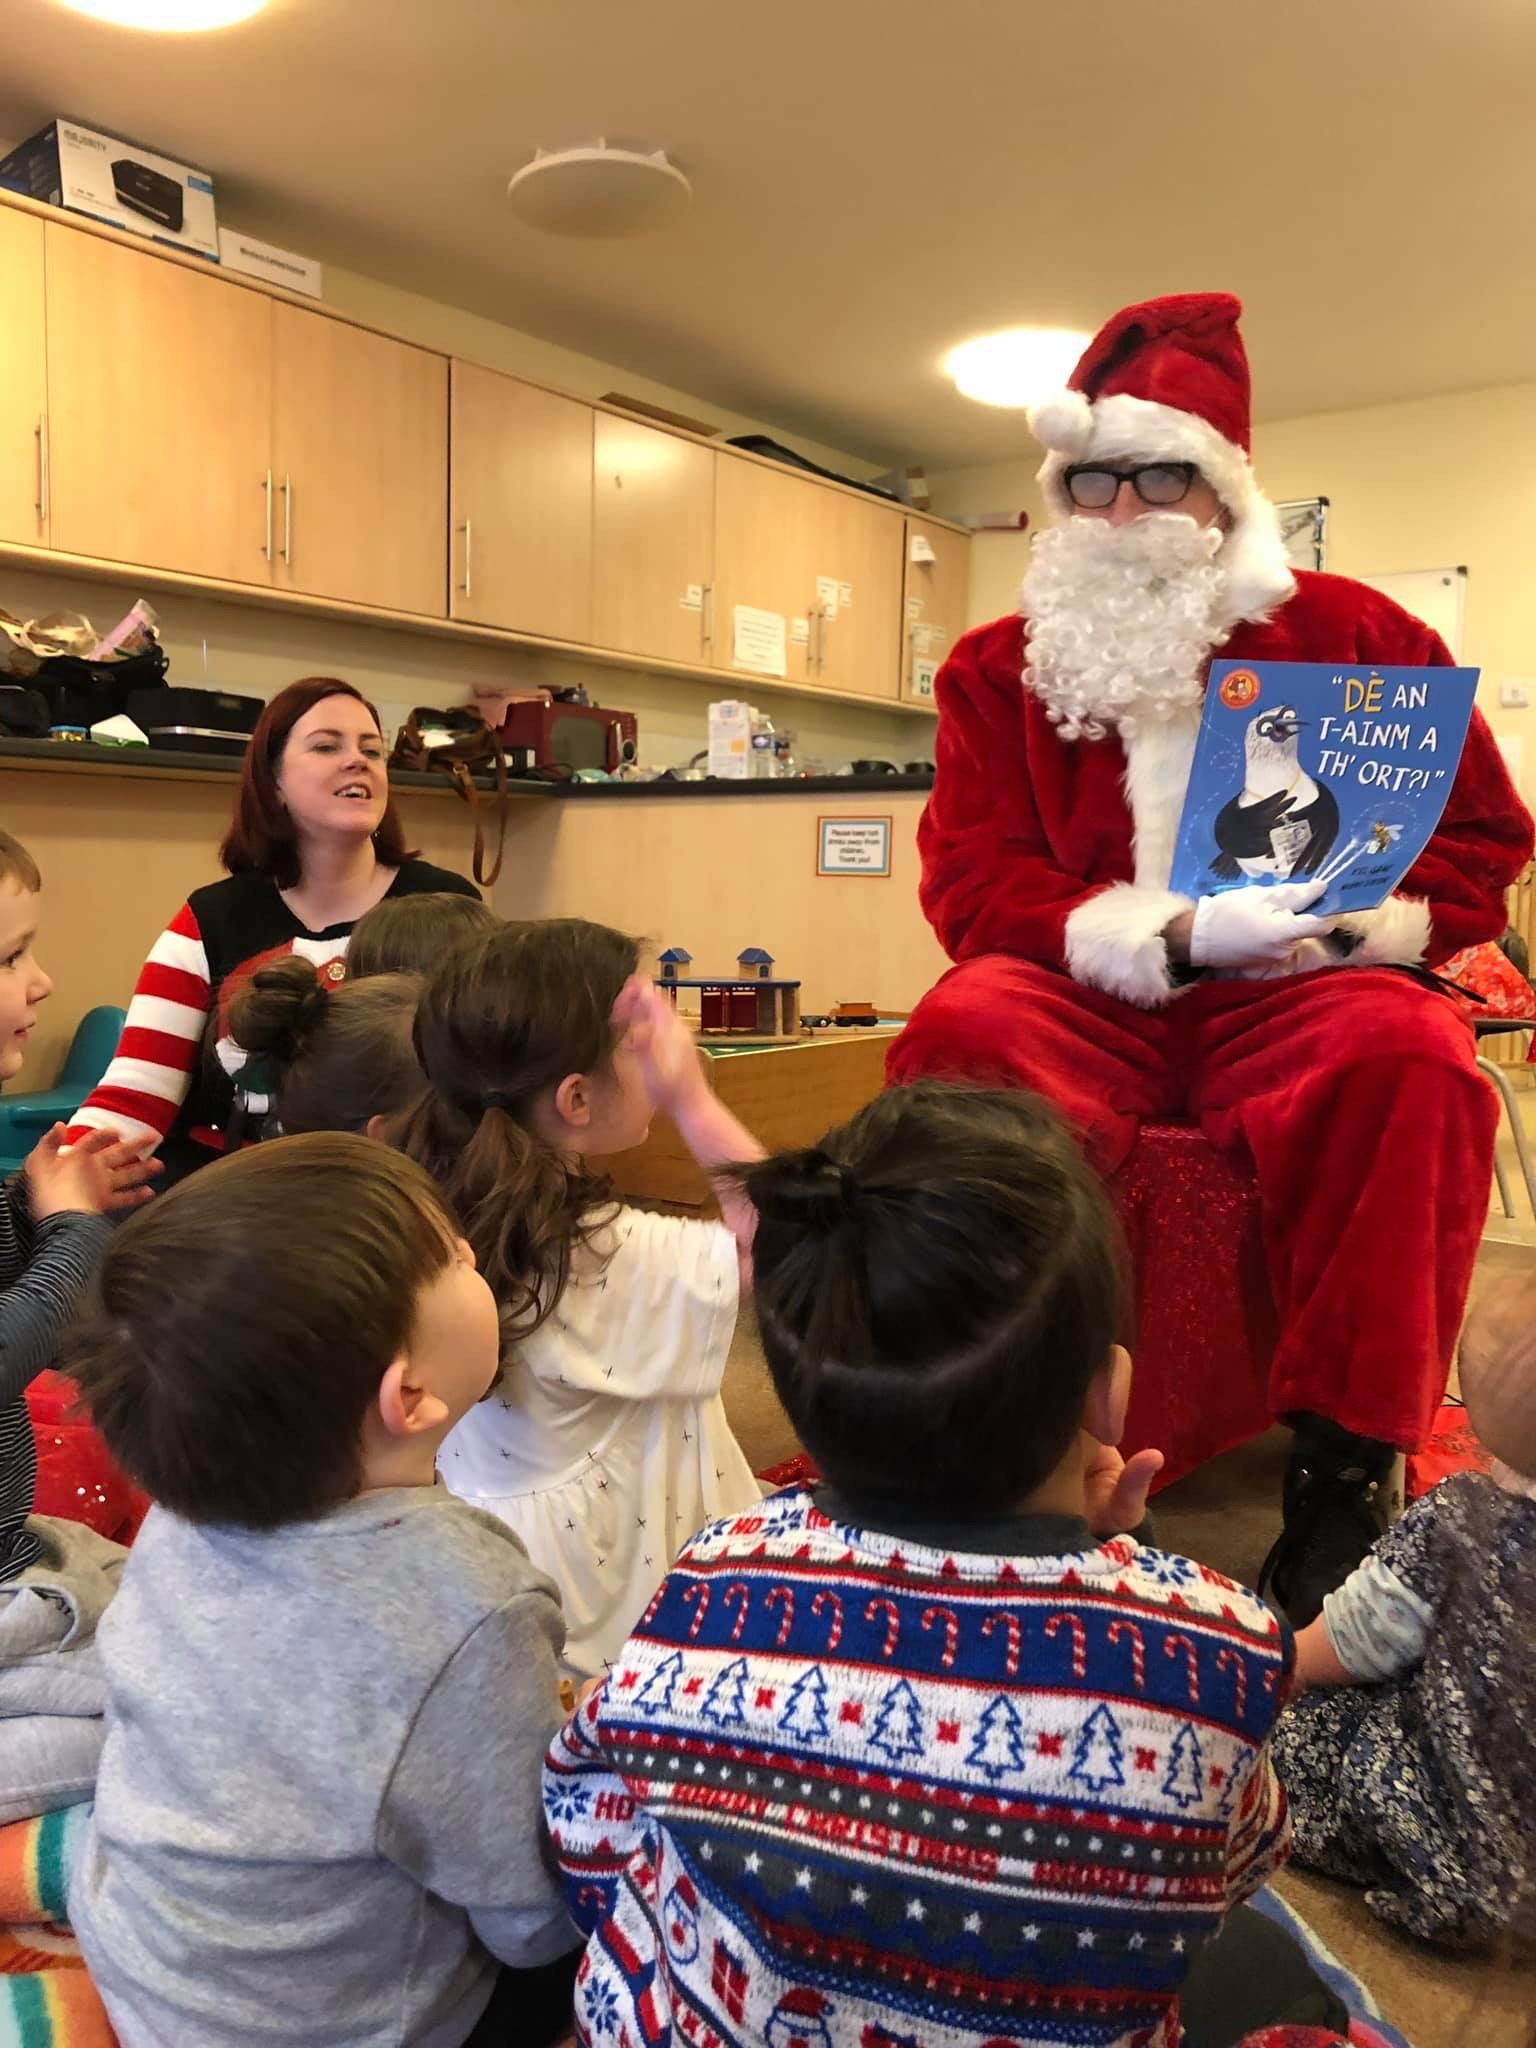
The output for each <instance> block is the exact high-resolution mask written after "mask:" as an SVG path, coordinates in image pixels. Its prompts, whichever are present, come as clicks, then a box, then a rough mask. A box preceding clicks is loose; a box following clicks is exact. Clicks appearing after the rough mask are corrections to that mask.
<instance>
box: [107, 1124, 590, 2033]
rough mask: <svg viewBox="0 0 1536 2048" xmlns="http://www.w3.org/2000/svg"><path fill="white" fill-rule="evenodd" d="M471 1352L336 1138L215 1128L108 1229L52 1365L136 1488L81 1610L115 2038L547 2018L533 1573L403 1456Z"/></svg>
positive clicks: (433, 1243)
mask: <svg viewBox="0 0 1536 2048" xmlns="http://www.w3.org/2000/svg"><path fill="white" fill-rule="evenodd" d="M497 1358H498V1325H497V1314H496V1307H495V1303H494V1302H493V1300H492V1298H491V1294H490V1291H489V1289H488V1288H487V1287H486V1285H485V1283H484V1282H483V1281H482V1280H481V1279H480V1277H479V1275H478V1274H477V1273H476V1272H475V1269H474V1263H473V1259H472V1258H471V1256H470V1255H469V1251H468V1247H467V1246H466V1245H463V1244H462V1243H460V1242H459V1241H458V1240H457V1237H456V1234H455V1231H454V1227H453V1225H452V1224H451V1223H450V1221H449V1220H448V1217H447V1215H446V1213H445V1211H444V1210H443V1208H442V1206H441V1204H440V1202H439V1200H438V1198H437V1195H436V1193H435V1192H434V1190H433V1188H432V1186H431V1183H430V1182H429V1180H428V1179H427V1176H426V1175H425V1174H424V1173H423V1172H422V1171H421V1169H420V1168H419V1167H417V1166H415V1165H413V1164H412V1163H411V1162H409V1161H408V1160H406V1159H403V1158H401V1157H400V1156H399V1155H397V1154H395V1153H393V1152H390V1151H388V1150H386V1149H385V1148H384V1147H383V1146H381V1145H378V1144H376V1143H374V1142H373V1141H372V1140H370V1139H367V1138H362V1137H356V1136H353V1135H351V1134H328V1135H314V1136H304V1137H294V1138H282V1139H278V1140H276V1141H275V1142H273V1143H271V1144H266V1145H261V1146H257V1147H254V1148H252V1149H250V1150H247V1151H243V1152H240V1153H237V1154H235V1155H233V1156H232V1157H230V1158H228V1159H225V1160H222V1161H220V1162H219V1163H218V1164H217V1165H214V1166H211V1167H209V1168H208V1169H207V1170H206V1171H204V1172H202V1173H199V1174H196V1175H194V1176H193V1177H192V1178H190V1179H188V1180H186V1181H184V1182H182V1183H181V1185H180V1186H178V1187H176V1188H174V1189H173V1190H172V1191H171V1192H170V1193H169V1194H168V1195H166V1196H164V1197H163V1198H162V1199H160V1200H159V1201H157V1202H156V1203H154V1205H153V1206H152V1207H151V1208H150V1209H148V1210H147V1211H146V1212H145V1213H144V1214H142V1215H140V1216H137V1217H135V1218H134V1219H133V1220H132V1221H131V1222H130V1223H129V1224H127V1225H126V1227H125V1228H123V1229H122V1230H121V1231H119V1232H118V1233H117V1235H116V1237H115V1239H114V1241H113V1243H112V1245H111V1246H110V1247H109V1248H108V1251H107V1254H106V1257H105V1259H104V1260H103V1263H102V1266H101V1269H100V1272H99V1274H98V1278H97V1282H96V1287H95V1294H94V1301H93V1305H92V1313H91V1315H90V1317H89V1319H88V1321H87V1323H86V1324H85V1326H84V1328H83V1330H82V1333H81V1336H80V1339H79V1341H78V1343H77V1345H76V1346H75V1347H74V1349H73V1350H72V1353H71V1358H70V1364H71V1368H72V1369H73V1370H74V1372H75V1374H76V1376H77V1378H78V1379H79V1382H80V1385H81V1388H82V1391H83V1392H84V1394H85V1397H86V1400H87V1402H88V1404H89V1406H90V1409H91V1412H92V1414H93V1417H94V1419H95V1421H96V1424H97V1427H98V1428H99V1429H100V1430H101V1433H102V1435H103V1436H104V1438H105V1439H106V1442H107V1445H108V1447H109V1449H110V1450H111V1451H112V1452H113V1453H114V1455H115V1456H116V1457H117V1458H118V1459H119V1461H120V1462H121V1463H122V1464H123V1466H124V1467H125V1468H126V1470H127V1471H128V1472H129V1473H130V1474H131V1475H132V1476H133V1477H134V1478H135V1479H136V1480H137V1481H138V1482H139V1484H140V1485H141V1486H143V1487H144V1488H145V1489H146V1490H147V1491H148V1492H149V1493H150V1494H151V1495H152V1496H153V1497H154V1499H155V1500H156V1503H157V1505H156V1506H155V1508H154V1509H153V1510H152V1511H151V1513H150V1516H149V1518H148V1520H147V1521H146V1523H145V1525H144V1528H143V1531H142V1533H141V1534H140V1536H139V1538H138V1541H137V1543H136V1544H135V1546H134V1549H133V1551H132V1553H131V1555H130V1558H129V1562H128V1567H127V1571H126V1573H125V1575H124V1583H123V1586H122V1590H121V1592H120V1593H119V1595H118V1597H117V1599H116V1600H115V1601H114V1603H113V1605H112V1607H111V1609H110V1610H109V1611H108V1614H107V1616H106V1619H105V1620H104V1622H103V1624H102V1628H101V1631H100V1643H101V1650H102V1656H103V1660H104V1663H105V1667H106V1674H107V1690H108V1709H107V1741H106V1747H105V1750H104V1752H103V1756H102V1763H101V1771H100V1777H99V1780H98V1787H97V1799H96V1809H95V1815H94V1819H93V1822H92V1827H91V1832H90V1835H89V1837H88V1840H87V1843H86V1847H85V1850H84V1852H83V1855H82V1859H81V1864H80V1866H79V1868H78V1869H77V1871H76V1873H75V1877H74V1882H73V1886H72V1892H71V1901H70V1904H71V1918H72V1921H73V1924H74V1926H75V1929H76V1931H77V1933H78V1935H79V1937H80V1942H81V1946H82V1948H83V1949H84V1951H85V1956H86V1960H87V1962H88V1964H89V1966H90V1968H91V1971H92V1973H93V1975H94V1977H95V1980H96V1983H97V1985H98V1987H99V1989H100V1991H101V1994H102V1996H103V1998H104V1999H105V2001H106V2006H107V2010H108V2013H109V2015H110V2017H111V2019H112V2023H113V2025H114V2027H115V2028H116V2030H117V2033H118V2036H119V2038H120V2040H121V2041H122V2043H123V2048H150V2044H156V2048H158V2044H162V2043H165V2042H171V2041H176V2042H183V2041H185V2042H189V2043H190V2042H196V2043H197V2048H236V2044H240V2048H245V2044H248V2043H250V2042H253V2041H258V2040H259V2041H263V2042H266V2043H283V2042H287V2043H292V2044H295V2048H298V2044H303V2048H332V2044H334V2048H341V2044H342V2043H346V2044H348V2048H384V2044H386V2043H387V2044H389V2048H463V2044H465V2043H467V2042H470V2041H473V2042H475V2043H476V2044H477V2048H478V2044H479V2043H480V2042H481V2041H490V2040H493V2039H495V2040H498V2041H503V2042H504V2041H506V2040H509V2039H513V2038H516V2039H518V2040H520V2041H527V2042H529V2043H537V2042H540V2041H543V2040H548V2039H551V2038H555V2037H556V2036H558V2035H559V2034H561V2033H563V2032H565V2031H567V2030H568V2026H569V2014H570V1999H569V1986H570V1978H571V1973H572V1971H573V1969H574V1962H575V1957H574V1954H571V1952H572V1951H573V1950H574V1949H575V1947H576V1942H577V1937H576V1935H575V1931H574V1929H573V1928H572V1926H571V1923H570V1921H569V1920H568V1919H567V1917H566V1913H565V1910H564V1907H563V1905H562V1904H561V1900H560V1895H559V1892H558V1890H557V1887H556V1883H555V1880H554V1877H553V1875H552V1873H551V1868H550V1865H549V1862H548V1860H547V1854H546V1847H545V1842H544V1838H543V1833H542V1827H541V1821H540V1805H539V1772H540V1762H541V1759H542V1755H543V1751H544V1749H545V1747H546V1745H547V1743H548V1741H549V1738H550V1736H551V1735H552V1734H553V1732H554V1730H555V1728H556V1726H557V1725H558V1724H559V1722H560V1720H561V1718H562V1715H561V1705H560V1698H559V1685H558V1678H557V1672H556V1660H557V1658H558V1656H559V1653H560V1649H561V1646H562V1639H563V1634H564V1630H563V1627H562V1623H561V1618H560V1608H559V1602H558V1599H557V1596H556V1593H555V1589H554V1587H553V1586H552V1584H551V1583H550V1581H549V1580H548V1579H547V1578H545V1577H544V1576H543V1574H542V1573H540V1572H538V1571H536V1570H535V1569H534V1568H533V1566H532V1565H531V1564H530V1563H529V1562H528V1558H527V1556H526V1554H525V1553H524V1551H523V1549H522V1547H521V1545H520V1544H519V1543H518V1541H517V1539H516V1537H515V1536H513V1535H512V1533H511V1532H510V1531H509V1530H508V1529H506V1528H505V1527H503V1525H502V1524H501V1523H499V1522H497V1521H495V1520H493V1518H492V1517H490V1516H489V1515H484V1514H481V1513H480V1512H479V1511H478V1510H477V1509H474V1508H471V1507H468V1506H466V1505H465V1504H464V1503H463V1502H461V1501H458V1500H455V1499H454V1498H453V1496H452V1495H451V1494H449V1493H448V1492H447V1491H446V1490H445V1489H444V1488H442V1487H441V1486H438V1485H436V1484H435V1483H434V1479H435V1472H434V1467H435V1461H436V1453H437V1448H438V1446H439V1444H440V1443H441V1442H442V1439H443V1437H444V1436H445V1435H446V1434H447V1432H448V1430H449V1429H450V1428H451V1427H452V1426H453V1424H454V1423H455V1422H457V1421H458V1419H459V1418H460V1416H462V1415H463V1414H464V1413H465V1411H466V1410H467V1409H468V1408H470V1407H472V1406H473V1405H474V1403H475V1402H476V1401H478V1400H479V1399H480V1398H481V1396H482V1395H483V1394H484V1393H485V1391H486V1389H487V1388H488V1387H489V1386H490V1384H491V1381H492V1379H493V1378H494V1376H495V1373H496V1368H497ZM567 1954H571V1962H570V1966H569V1967H568V1968H567V1969H566V1972H565V1976H564V1987H563V1988H564V1991H565V1996H564V1999H563V2003H562V2001H561V2000H560V1998H559V1996H558V1995H557V1996H556V1997H555V1999H554V2000H553V2001H546V2003H548V2004H550V2005H551V2009H550V2010H548V2011H547V2012H545V2013H544V2014H543V2015H542V2016H541V2015H538V2014H536V2013H534V2012H533V2011H532V2010H531V2009H530V2008H531V2005H532V2004H534V2003H536V2002H537V1998H536V1994H539V1993H541V1992H542V1991H544V1990H545V1989H547V1986H548V1982H549V1976H550V1973H549V1972H544V1973H540V1972H539V1971H538V1970H536V1969H534V1968H532V1967H531V1966H538V1965H546V1964H549V1965H554V1964H557V1959H559V1958H561V1957H563V1956H565V1955H567ZM503 1965H508V1966H512V1967H511V1969H510V1970H506V1971H504V1970H503V1969H502V1966H503ZM555 1974H556V1976H558V1969H557V1970H556V1972H555ZM512 2012H515V2013H516V2015H517V2024H516V2025H515V2026H514V2024H513V2023H512V2022H511V2021H510V2020H509V2014H511V2013H512Z"/></svg>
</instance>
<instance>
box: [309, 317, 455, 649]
mask: <svg viewBox="0 0 1536 2048" xmlns="http://www.w3.org/2000/svg"><path fill="white" fill-rule="evenodd" d="M272 404H273V411H272V487H273V491H274V493H275V509H274V539H275V547H274V562H273V580H274V581H275V583H276V584H277V586H278V587H279V588H280V589H284V590H302V591H306V592H308V593H309V594H310V595H312V596H316V597H338V598H345V599H347V600H348V601H350V602H351V603H354V604H369V605H381V606H384V607H385V608H387V609H389V610H393V611H403V612H425V613H428V614H432V615H435V616H436V617H438V618H442V617H443V616H444V615H445V614H446V612H447V609H448V364H447V361H446V359H445V358H444V357H442V356H439V355H432V354H430V353H429V352H428V351H427V350H426V349H421V348H412V347H410V346H409V345H408V344H407V343H405V342H402V341H391V340H390V339H389V338H388V337H387V336H385V335H382V334H370V333H369V332H368V331H367V330H366V329H365V328H361V327H349V326H347V325H346V324H345V323H344V322H342V321H340V320H328V319H326V318H325V317H324V315H322V314H319V313H305V312H303V311H301V310H300V309H299V308H298V307H296V306H290V305H287V304H286V303H284V302H283V301H281V300H275V301H274V302H273V304H272Z"/></svg>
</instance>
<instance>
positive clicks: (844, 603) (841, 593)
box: [837, 583, 853, 612]
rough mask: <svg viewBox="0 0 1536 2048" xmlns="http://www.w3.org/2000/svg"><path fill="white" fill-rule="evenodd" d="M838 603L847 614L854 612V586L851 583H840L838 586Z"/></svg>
mask: <svg viewBox="0 0 1536 2048" xmlns="http://www.w3.org/2000/svg"><path fill="white" fill-rule="evenodd" d="M837 601H838V604H839V605H840V606H841V607H842V609H843V610H844V611H845V612H846V611H851V610H852V608H853V585H852V584H851V583H839V585H838V586H837Z"/></svg>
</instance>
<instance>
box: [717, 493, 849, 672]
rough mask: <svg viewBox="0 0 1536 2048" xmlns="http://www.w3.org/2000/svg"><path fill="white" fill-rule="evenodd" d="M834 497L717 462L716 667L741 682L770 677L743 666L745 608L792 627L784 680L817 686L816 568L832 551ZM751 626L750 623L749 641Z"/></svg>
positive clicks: (788, 634)
mask: <svg viewBox="0 0 1536 2048" xmlns="http://www.w3.org/2000/svg"><path fill="white" fill-rule="evenodd" d="M833 496H834V494H833V493H832V492H830V491H824V490H822V489H820V488H819V486H817V485H815V484H811V483H805V482H803V481H802V480H801V479H800V478H798V477H796V476H792V475H789V474H788V473H786V472H783V471H780V470H776V469H768V468H766V467H764V466H762V465H761V464H759V463H756V462H743V461H740V460H739V459H737V458H736V457H734V456H728V455H721V456H720V457H719V458H718V459H717V463H716V469H715V621H714V652H713V654H712V656H711V666H712V667H714V668H718V669H725V670H728V671H730V672H731V673H733V674H735V675H738V676H750V675H752V674H754V673H757V674H760V675H761V674H763V671H761V670H756V671H754V670H753V669H752V668H751V667H750V665H746V666H744V665H742V664H740V663H738V662H737V660H736V644H737V617H736V614H737V609H738V607H743V608H747V609H750V610H752V611H759V612H767V613H770V614H772V615H774V616H776V617H778V618H781V619H782V620H783V621H784V641H785V659H784V674H785V676H786V678H787V680H788V681H790V682H792V683H803V682H806V681H807V680H810V679H812V678H811V666H810V640H811V634H812V633H813V632H814V623H815V622H814V621H813V620H811V616H810V615H811V610H812V606H813V604H814V602H815V597H816V573H817V572H816V569H815V567H814V564H815V562H816V560H817V557H818V554H822V553H825V552H826V544H825V541H824V540H823V539H822V535H823V532H824V528H825V521H826V518H827V514H826V512H825V510H824V507H825V505H826V504H828V503H830V502H831V500H832V498H833ZM797 620H798V621H799V622H800V623H799V627H798V631H797V628H796V623H795V622H796V621H797ZM807 622H809V624H808V623H807ZM750 623H751V622H750V621H743V622H742V626H743V634H744V635H745V633H746V631H747V629H748V628H749V626H750ZM764 680H765V681H766V680H767V677H766V676H764Z"/></svg>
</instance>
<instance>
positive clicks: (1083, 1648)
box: [1045, 1614, 1088, 1678]
mask: <svg viewBox="0 0 1536 2048" xmlns="http://www.w3.org/2000/svg"><path fill="white" fill-rule="evenodd" d="M1062 1628H1069V1629H1070V1630H1071V1631H1072V1676H1073V1677H1074V1678H1082V1677H1085V1676H1086V1674H1087V1671H1088V1633H1087V1630H1086V1629H1085V1628H1084V1627H1083V1624H1082V1622H1081V1621H1080V1620H1079V1619H1078V1617H1077V1616H1076V1615H1075V1614H1053V1615H1052V1616H1051V1618H1050V1620H1049V1621H1048V1622H1047V1623H1046V1624H1045V1633H1046V1636H1047V1638H1054V1636H1055V1634H1056V1632H1057V1630H1058V1629H1062Z"/></svg>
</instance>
